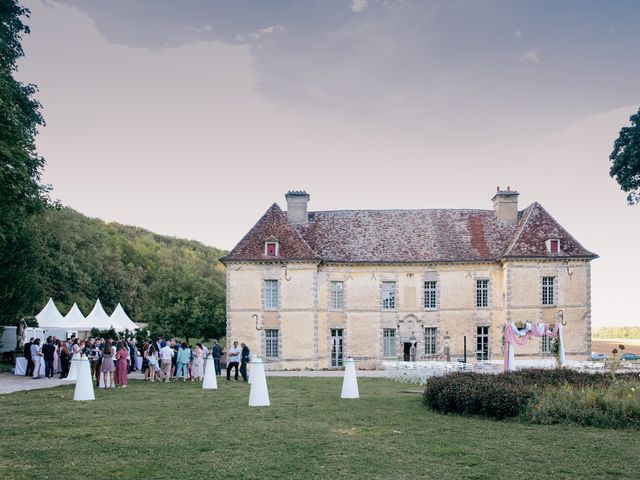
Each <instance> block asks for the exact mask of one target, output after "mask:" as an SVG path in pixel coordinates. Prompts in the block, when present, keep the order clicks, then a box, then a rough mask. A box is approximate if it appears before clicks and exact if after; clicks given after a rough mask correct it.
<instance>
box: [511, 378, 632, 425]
mask: <svg viewBox="0 0 640 480" xmlns="http://www.w3.org/2000/svg"><path fill="white" fill-rule="evenodd" d="M522 419H523V420H527V421H530V422H533V423H541V424H554V423H574V424H579V425H584V426H593V427H607V428H640V382H638V381H624V382H618V383H612V384H611V385H609V386H608V387H606V388H604V389H603V388H599V387H592V386H588V387H580V388H576V387H572V386H568V385H567V386H563V387H558V388H553V389H549V390H545V391H542V392H540V393H539V394H538V395H536V396H535V398H534V399H533V400H532V402H531V403H530V404H529V405H528V406H527V408H525V409H524V411H523V413H522Z"/></svg>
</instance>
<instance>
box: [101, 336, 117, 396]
mask: <svg viewBox="0 0 640 480" xmlns="http://www.w3.org/2000/svg"><path fill="white" fill-rule="evenodd" d="M113 354H114V351H113V346H112V345H111V340H107V344H106V345H105V346H104V350H102V366H101V367H100V375H103V376H104V378H103V385H104V386H105V388H115V387H116V385H115V382H114V375H113V374H114V373H115V370H116V367H115V365H114V364H113ZM107 379H109V382H107ZM107 385H108V386H107Z"/></svg>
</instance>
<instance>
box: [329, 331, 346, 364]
mask: <svg viewBox="0 0 640 480" xmlns="http://www.w3.org/2000/svg"><path fill="white" fill-rule="evenodd" d="M343 346H344V339H343V336H342V328H332V329H331V366H332V367H341V366H342V347H343Z"/></svg>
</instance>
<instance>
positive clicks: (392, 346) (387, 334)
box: [382, 328, 398, 358]
mask: <svg viewBox="0 0 640 480" xmlns="http://www.w3.org/2000/svg"><path fill="white" fill-rule="evenodd" d="M397 354H398V348H397V336H396V329H395V328H383V329H382V356H383V357H389V358H396V356H397Z"/></svg>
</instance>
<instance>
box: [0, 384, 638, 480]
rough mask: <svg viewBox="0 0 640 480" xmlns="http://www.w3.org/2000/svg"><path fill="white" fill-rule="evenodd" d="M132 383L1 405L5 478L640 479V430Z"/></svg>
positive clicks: (372, 393)
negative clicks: (78, 395)
mask: <svg viewBox="0 0 640 480" xmlns="http://www.w3.org/2000/svg"><path fill="white" fill-rule="evenodd" d="M218 383H219V387H220V388H219V389H218V390H214V391H203V390H202V389H201V388H199V385H196V384H186V385H185V384H182V383H179V384H157V383H156V384H148V383H144V382H141V381H133V382H131V383H130V385H129V388H127V389H125V390H120V389H115V390H109V391H104V390H97V389H96V401H93V402H73V401H72V397H73V387H72V386H64V387H58V388H53V389H48V390H34V391H29V392H18V393H13V394H9V395H3V396H1V397H0V414H1V416H0V418H2V434H3V435H2V440H1V442H2V445H1V447H0V477H1V478H3V479H14V478H16V479H22V478H24V479H27V478H28V479H34V478H35V479H61V478H64V479H75V478H82V479H85V478H91V479H109V480H114V479H119V478H127V479H129V478H131V479H143V478H144V479H147V480H151V479H153V480H155V479H161V478H178V479H180V480H188V479H199V480H203V479H210V478H212V479H213V478H216V479H219V478H225V477H226V478H231V477H233V479H234V480H240V479H251V478H256V479H264V478H274V479H279V478H300V479H307V478H352V479H357V478H363V479H376V478H385V479H386V478H388V479H402V478H407V479H412V480H415V479H417V478H433V479H495V478H509V479H535V478H540V479H542V478H567V479H569V478H571V479H575V478H580V479H596V478H597V479H605V478H615V479H631V478H633V479H637V478H638V458H640V441H639V435H638V433H639V432H638V431H632V430H630V431H614V430H602V429H594V428H581V427H573V426H537V425H525V424H521V423H516V422H511V421H505V422H496V421H492V420H484V419H480V418H464V417H458V416H442V415H439V414H436V413H432V412H430V411H428V410H427V409H426V408H425V407H424V406H423V405H422V403H421V397H420V396H419V395H416V394H410V393H405V391H406V390H408V389H411V387H407V385H402V384H398V383H394V382H391V381H387V380H382V379H373V378H367V379H360V380H359V386H360V395H361V398H360V399H359V400H340V398H339V397H340V387H341V379H339V378H269V390H270V392H269V393H270V396H271V404H272V406H271V407H267V408H250V407H248V406H247V402H248V394H249V386H248V385H245V384H242V383H236V382H233V381H232V382H231V383H230V384H229V383H227V382H226V381H224V380H223V381H219V382H218Z"/></svg>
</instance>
